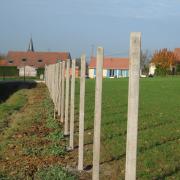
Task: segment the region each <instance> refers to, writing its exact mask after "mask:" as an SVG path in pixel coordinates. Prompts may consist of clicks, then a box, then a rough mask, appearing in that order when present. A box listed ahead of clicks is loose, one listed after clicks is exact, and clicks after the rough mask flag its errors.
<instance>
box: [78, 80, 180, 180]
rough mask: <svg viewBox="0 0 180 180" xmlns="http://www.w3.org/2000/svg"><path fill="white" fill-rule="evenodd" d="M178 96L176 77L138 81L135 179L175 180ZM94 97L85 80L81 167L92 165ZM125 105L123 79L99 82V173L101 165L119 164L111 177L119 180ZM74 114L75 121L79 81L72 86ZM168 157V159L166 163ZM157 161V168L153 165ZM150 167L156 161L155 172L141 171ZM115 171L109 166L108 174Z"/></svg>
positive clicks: (179, 135)
mask: <svg viewBox="0 0 180 180" xmlns="http://www.w3.org/2000/svg"><path fill="white" fill-rule="evenodd" d="M179 91H180V77H164V78H163V77H161V78H145V79H140V102H139V125H138V128H139V134H138V162H137V168H138V169H137V171H138V178H139V179H153V178H154V179H158V178H160V179H163V178H168V177H171V176H172V177H176V178H177V177H178V173H179V168H180V148H179V147H178V143H179V139H180V121H179V119H180V94H179ZM94 94H95V80H86V96H85V134H86V137H85V165H89V164H91V163H92V143H93V123H94V101H95V96H94ZM127 101H128V79H126V78H125V79H104V80H103V94H102V126H101V166H103V168H104V166H105V164H108V163H111V162H112V161H117V163H119V164H123V166H121V167H120V169H121V170H119V173H118V172H117V176H119V177H120V178H122V179H123V178H124V169H125V167H124V166H125V164H124V163H125V147H126V128H127ZM75 109H76V112H75V113H76V118H78V113H79V81H77V82H76V102H75ZM76 126H77V127H78V125H76ZM161 152H162V154H161ZM160 154H161V155H160ZM171 156H172V157H171ZM169 157H171V158H172V160H169ZM160 160H161V161H162V163H158V161H160ZM143 162H144V163H143ZM153 162H154V163H155V162H157V164H156V166H155V167H156V168H154V167H153V166H147V164H151V163H152V164H153ZM160 169H161V170H160ZM116 170H117V169H116V168H113V167H110V166H109V171H110V172H111V173H112V174H114V173H116V172H113V171H116ZM103 173H104V174H105V172H101V177H102V178H103V175H102V174H103ZM176 175H177V176H176Z"/></svg>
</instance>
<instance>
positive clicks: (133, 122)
mask: <svg viewBox="0 0 180 180" xmlns="http://www.w3.org/2000/svg"><path fill="white" fill-rule="evenodd" d="M140 52H141V33H140V32H132V33H131V35H130V53H129V60H130V63H129V90H128V122H127V142H126V172H125V179H126V180H135V179H136V156H137V134H138V132H137V131H138V106H139V76H140Z"/></svg>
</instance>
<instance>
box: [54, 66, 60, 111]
mask: <svg viewBox="0 0 180 180" xmlns="http://www.w3.org/2000/svg"><path fill="white" fill-rule="evenodd" d="M55 69H56V71H55V107H56V111H58V95H59V91H58V90H59V63H56V64H55Z"/></svg>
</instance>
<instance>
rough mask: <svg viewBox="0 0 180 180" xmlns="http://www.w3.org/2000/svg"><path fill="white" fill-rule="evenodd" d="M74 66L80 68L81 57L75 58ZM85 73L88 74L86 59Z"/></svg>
mask: <svg viewBox="0 0 180 180" xmlns="http://www.w3.org/2000/svg"><path fill="white" fill-rule="evenodd" d="M76 66H77V67H78V68H79V70H80V69H81V58H76ZM86 74H88V63H87V61H86Z"/></svg>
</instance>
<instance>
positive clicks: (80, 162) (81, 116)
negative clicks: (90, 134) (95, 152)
mask: <svg viewBox="0 0 180 180" xmlns="http://www.w3.org/2000/svg"><path fill="white" fill-rule="evenodd" d="M85 72H86V57H85V54H83V55H82V56H81V76H80V100H79V101H80V105H79V152H78V153H79V154H78V170H80V171H82V170H83V153H84V99H85Z"/></svg>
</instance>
